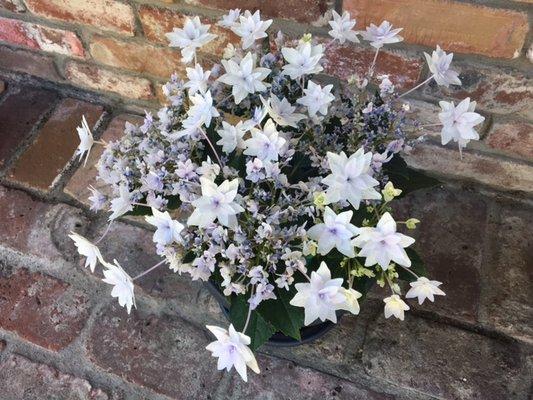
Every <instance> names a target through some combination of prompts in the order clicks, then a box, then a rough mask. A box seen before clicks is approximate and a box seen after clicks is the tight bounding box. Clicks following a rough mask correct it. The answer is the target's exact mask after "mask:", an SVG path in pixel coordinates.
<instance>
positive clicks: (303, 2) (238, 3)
mask: <svg viewBox="0 0 533 400" xmlns="http://www.w3.org/2000/svg"><path fill="white" fill-rule="evenodd" d="M195 2H196V3H200V4H202V5H204V6H206V7H213V8H220V9H223V10H229V9H232V8H240V9H241V10H250V11H252V12H253V11H255V10H260V11H261V16H262V17H274V18H286V19H294V20H296V21H301V22H312V21H316V20H318V19H319V18H320V17H321V16H322V14H324V13H325V12H326V11H327V10H328V8H329V6H328V3H330V2H328V1H327V0H287V1H262V0H232V1H227V0H195Z"/></svg>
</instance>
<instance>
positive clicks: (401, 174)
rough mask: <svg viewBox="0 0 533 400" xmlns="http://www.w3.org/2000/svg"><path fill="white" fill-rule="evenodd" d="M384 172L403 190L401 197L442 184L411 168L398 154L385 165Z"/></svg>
mask: <svg viewBox="0 0 533 400" xmlns="http://www.w3.org/2000/svg"><path fill="white" fill-rule="evenodd" d="M383 171H384V172H385V174H387V175H388V176H389V179H390V181H391V182H392V183H393V184H394V186H395V187H396V188H398V189H401V190H402V194H401V195H400V197H403V196H405V195H406V194H408V193H410V192H413V191H415V190H419V189H424V188H429V187H433V186H437V185H440V183H441V182H440V181H439V180H438V179H435V178H432V177H430V176H428V175H426V174H424V173H422V172H420V171H415V170H414V169H411V168H409V167H408V166H407V163H406V162H405V160H404V159H403V158H402V157H401V156H400V155H398V154H396V155H394V157H393V158H392V159H391V160H390V161H389V162H388V163H386V164H383Z"/></svg>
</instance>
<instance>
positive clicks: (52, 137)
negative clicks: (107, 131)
mask: <svg viewBox="0 0 533 400" xmlns="http://www.w3.org/2000/svg"><path fill="white" fill-rule="evenodd" d="M102 110H103V109H102V107H101V106H97V105H94V104H89V103H85V102H83V101H79V100H75V99H65V100H63V101H62V102H61V103H60V104H59V105H58V106H57V108H56V109H55V110H54V112H53V114H52V116H51V117H50V119H49V120H48V121H46V123H45V124H44V125H43V127H42V128H41V130H40V131H39V133H38V136H37V139H36V140H35V141H34V142H33V143H32V144H31V146H30V147H29V148H28V149H27V150H26V151H25V152H24V153H23V154H22V156H21V157H20V158H19V159H18V160H17V161H16V162H15V164H14V165H13V167H12V168H11V170H10V171H9V179H10V180H13V181H16V182H18V183H21V184H24V185H27V186H29V187H32V188H37V189H41V190H45V191H47V190H49V189H50V188H51V187H52V186H53V185H54V183H55V181H56V178H57V177H58V176H59V174H60V173H61V171H62V170H63V169H64V168H65V166H66V165H67V163H68V162H69V160H71V159H72V156H73V154H74V151H75V149H76V148H77V147H78V144H79V138H78V135H77V133H76V127H77V126H79V125H80V123H81V122H80V121H81V118H82V116H83V115H85V117H86V118H87V122H88V123H89V126H93V125H94V124H95V123H96V121H97V120H98V118H99V117H100V115H101V114H102ZM51 154H53V157H51V156H50V155H51Z"/></svg>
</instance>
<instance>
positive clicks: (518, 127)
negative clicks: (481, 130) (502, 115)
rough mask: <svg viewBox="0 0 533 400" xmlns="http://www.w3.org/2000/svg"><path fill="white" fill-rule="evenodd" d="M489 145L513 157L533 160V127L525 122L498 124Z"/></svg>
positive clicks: (495, 125)
mask: <svg viewBox="0 0 533 400" xmlns="http://www.w3.org/2000/svg"><path fill="white" fill-rule="evenodd" d="M487 144H488V145H489V146H490V147H492V148H494V149H498V150H502V151H504V152H506V153H509V154H512V155H518V156H521V157H524V158H526V159H533V125H532V124H530V123H528V122H524V121H507V122H496V123H495V124H494V126H493V127H492V130H491V131H490V134H489V136H488V138H487Z"/></svg>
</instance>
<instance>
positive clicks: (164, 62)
mask: <svg viewBox="0 0 533 400" xmlns="http://www.w3.org/2000/svg"><path fill="white" fill-rule="evenodd" d="M90 49H91V54H92V56H93V58H94V59H95V60H96V61H98V62H100V63H103V64H106V65H110V66H112V67H117V68H124V69H128V70H131V71H135V72H140V73H143V74H144V73H146V74H150V75H155V76H158V77H162V78H168V77H170V75H172V74H173V73H174V72H175V71H179V72H181V73H183V71H184V70H185V67H184V66H183V65H182V63H181V54H180V52H179V51H178V50H176V49H171V48H167V47H158V46H152V45H150V44H141V43H135V42H126V41H121V40H117V39H113V38H107V37H103V36H95V37H94V38H93V40H92V42H91V45H90Z"/></svg>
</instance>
